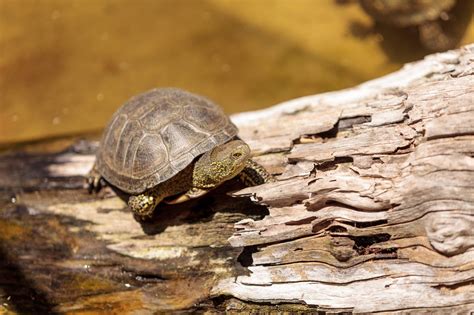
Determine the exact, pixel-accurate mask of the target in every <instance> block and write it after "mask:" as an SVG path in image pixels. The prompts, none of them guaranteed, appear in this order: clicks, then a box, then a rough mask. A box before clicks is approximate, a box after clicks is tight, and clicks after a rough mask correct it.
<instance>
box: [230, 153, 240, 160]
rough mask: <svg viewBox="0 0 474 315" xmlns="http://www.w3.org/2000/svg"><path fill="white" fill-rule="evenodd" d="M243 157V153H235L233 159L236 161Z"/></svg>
mask: <svg viewBox="0 0 474 315" xmlns="http://www.w3.org/2000/svg"><path fill="white" fill-rule="evenodd" d="M241 156H242V153H240V152H234V153H232V157H233V158H234V159H238V158H240V157H241Z"/></svg>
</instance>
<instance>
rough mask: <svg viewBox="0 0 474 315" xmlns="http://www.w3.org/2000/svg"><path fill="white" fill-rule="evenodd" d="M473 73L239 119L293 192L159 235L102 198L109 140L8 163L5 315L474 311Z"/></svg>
mask: <svg viewBox="0 0 474 315" xmlns="http://www.w3.org/2000/svg"><path fill="white" fill-rule="evenodd" d="M473 61H474V45H469V46H465V47H462V48H461V49H459V50H455V51H449V52H446V53H441V54H435V55H431V56H427V57H426V58H425V59H424V60H422V61H419V62H415V63H412V64H407V65H406V66H405V67H404V68H403V69H401V70H400V71H398V72H395V73H392V74H389V75H387V76H385V77H382V78H379V79H376V80H373V81H370V82H367V83H364V84H361V85H359V86H357V87H354V88H351V89H347V90H343V91H338V92H331V93H325V94H320V95H314V96H307V97H302V98H298V99H295V100H291V101H288V102H285V103H282V104H279V105H276V106H274V107H271V108H268V109H264V110H261V111H256V112H249V113H241V114H237V115H234V116H232V119H233V121H234V122H235V123H236V125H237V126H238V127H239V129H240V134H239V135H240V137H241V138H242V139H244V140H245V141H246V142H247V143H249V145H250V146H251V148H252V150H253V153H254V156H255V160H257V161H258V162H259V163H261V164H262V165H263V166H264V167H266V168H267V170H269V171H270V172H271V173H272V174H273V175H274V176H275V178H276V179H277V181H275V182H270V183H266V184H264V185H260V186H256V187H243V186H242V185H241V184H240V183H239V182H237V181H234V180H233V181H230V182H228V183H226V184H224V185H222V186H221V187H219V188H218V189H216V190H215V191H213V192H212V193H210V194H208V195H206V196H204V197H203V198H200V199H197V200H193V201H191V202H188V203H185V204H181V205H163V206H160V207H159V208H158V209H157V210H156V213H155V215H154V216H153V218H151V219H150V220H148V221H139V220H135V219H134V217H133V216H132V214H131V212H130V211H129V210H128V209H127V206H126V204H125V202H124V201H123V194H121V193H120V192H117V191H114V190H113V189H111V188H110V187H108V188H106V189H104V190H102V191H101V192H100V193H99V194H97V195H93V194H92V195H91V194H89V193H88V192H87V191H86V190H85V189H84V175H85V174H86V173H87V172H88V170H89V169H90V167H91V165H92V163H93V161H94V152H95V151H96V150H97V141H96V140H94V137H86V138H82V139H77V138H76V137H75V138H72V139H59V140H55V141H41V142H39V143H34V144H28V145H24V146H19V147H16V148H13V149H10V150H8V151H6V152H3V153H2V154H1V155H0V205H1V207H0V209H1V212H0V231H1V233H0V239H1V246H0V256H1V257H0V258H1V259H0V265H1V269H0V288H1V291H0V302H1V303H0V304H1V305H2V306H1V308H0V311H3V312H6V311H14V312H18V313H35V314H38V313H72V314H73V313H85V312H87V313H103V314H110V313H121V314H122V313H140V314H142V313H143V314H148V313H150V314H152V313H157V312H178V311H180V312H209V313H221V312H253V313H256V312H261V313H268V312H294V313H306V312H313V313H315V312H330V313H344V312H346V313H371V312H382V313H383V312H396V313H410V312H411V313H413V312H414V313H417V312H420V313H428V312H429V313H440V314H442V313H454V312H458V313H468V312H469V311H472V310H474V283H473V280H474V237H473V236H474V64H473ZM58 147H60V148H61V150H58Z"/></svg>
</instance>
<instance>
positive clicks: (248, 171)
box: [240, 159, 275, 186]
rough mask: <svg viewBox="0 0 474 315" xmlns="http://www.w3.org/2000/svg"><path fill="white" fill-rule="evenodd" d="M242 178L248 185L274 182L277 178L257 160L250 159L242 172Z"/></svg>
mask: <svg viewBox="0 0 474 315" xmlns="http://www.w3.org/2000/svg"><path fill="white" fill-rule="evenodd" d="M240 180H241V181H242V182H243V183H244V184H245V185H247V186H257V185H261V184H264V183H268V182H274V181H275V178H274V177H273V176H272V175H271V174H270V173H268V171H267V170H266V169H265V168H264V167H263V166H261V165H260V164H258V163H257V162H255V161H253V160H251V159H249V160H248V161H247V165H246V166H245V168H244V169H243V171H242V172H241V173H240Z"/></svg>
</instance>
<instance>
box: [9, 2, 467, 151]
mask: <svg viewBox="0 0 474 315" xmlns="http://www.w3.org/2000/svg"><path fill="white" fill-rule="evenodd" d="M467 14H471V15H472V12H470V13H469V12H467ZM354 25H358V26H359V27H361V28H362V29H364V28H365V29H367V28H370V27H371V26H372V21H371V20H370V18H369V17H368V16H367V15H366V14H365V13H364V12H363V11H362V10H361V9H360V7H359V6H357V5H352V4H351V5H346V6H339V5H338V4H337V3H336V1H333V0H324V1H323V0H318V1H315V0H299V1H298V2H294V1H290V0H266V1H252V0H241V1H232V0H195V1H191V0H159V1H148V0H139V1H132V0H115V1H106V0H71V1H62V0H43V1H34V0H22V1H0V93H1V94H0V143H5V142H15V141H23V140H28V139H36V138H40V137H46V136H52V135H58V134H62V133H77V132H82V131H86V130H94V129H100V128H102V126H103V125H104V124H105V122H106V121H107V119H108V118H109V117H110V115H111V113H112V112H113V111H114V110H115V109H116V108H117V106H119V105H120V104H121V103H123V102H124V101H125V100H126V99H127V98H129V97H130V96H131V95H134V94H137V93H139V92H142V91H144V90H147V89H150V88H152V87H156V86H178V87H182V88H185V89H188V90H191V91H194V92H197V93H200V94H203V95H207V96H209V97H210V98H212V99H214V100H215V101H217V102H218V103H220V104H221V105H222V106H223V107H224V108H225V110H226V111H227V112H229V113H231V112H237V111H243V110H250V109H256V108H261V107H266V106H270V105H272V104H274V103H276V102H279V101H283V100H286V99H290V98H294V97H297V96H301V95H306V94H313V93H318V92H322V91H328V90H335V89H341V88H344V87H348V86H352V85H355V84H357V83H360V82H362V81H365V80H368V79H370V78H374V77H377V76H380V75H382V74H384V73H387V72H390V71H393V70H395V69H397V68H398V67H400V65H401V64H402V63H403V62H406V61H409V60H414V59H418V58H421V57H422V56H423V55H424V54H425V53H426V50H424V49H423V48H422V47H421V46H420V45H419V44H417V43H416V42H413V41H412V40H411V39H408V40H407V43H409V44H407V45H405V44H403V43H404V40H405V38H393V36H394V35H393V33H389V34H388V35H386V34H384V33H383V32H382V33H377V34H376V33H370V34H368V35H365V36H354V30H355V28H354ZM384 36H385V37H386V38H385V40H384ZM390 36H392V37H390ZM407 38H408V36H407ZM473 39H474V30H473V26H472V23H471V24H470V26H469V28H467V29H466V32H465V34H464V37H463V39H462V40H461V44H463V43H468V42H472V41H473ZM387 47H388V48H387ZM387 49H388V50H390V53H387Z"/></svg>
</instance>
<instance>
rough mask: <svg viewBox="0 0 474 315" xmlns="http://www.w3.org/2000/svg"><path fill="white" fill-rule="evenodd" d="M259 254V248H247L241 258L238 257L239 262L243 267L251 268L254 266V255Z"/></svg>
mask: <svg viewBox="0 0 474 315" xmlns="http://www.w3.org/2000/svg"><path fill="white" fill-rule="evenodd" d="M256 252H258V247H257V246H246V247H244V249H243V250H242V252H241V253H240V255H239V257H237V261H238V262H239V263H240V264H241V265H242V266H243V267H249V266H252V264H253V257H252V254H254V253H256Z"/></svg>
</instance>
